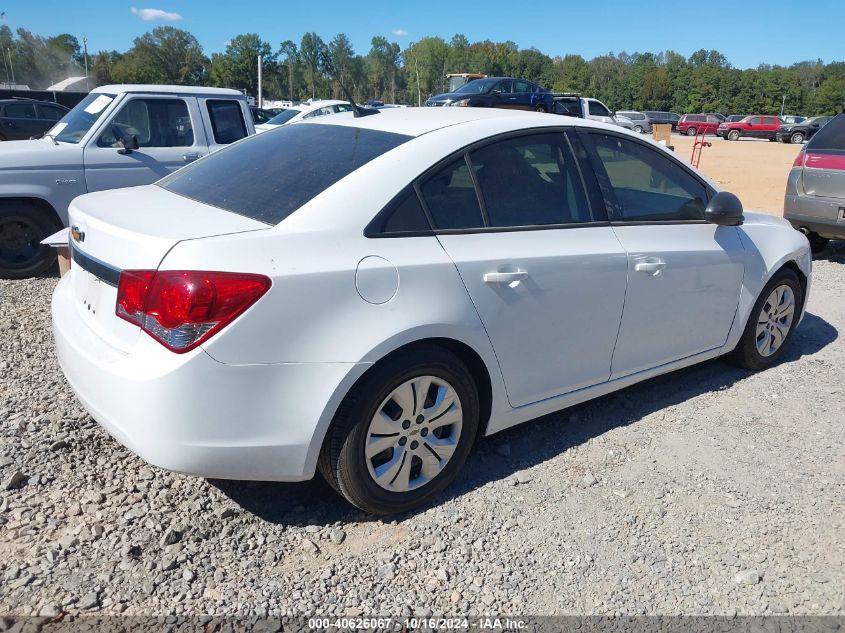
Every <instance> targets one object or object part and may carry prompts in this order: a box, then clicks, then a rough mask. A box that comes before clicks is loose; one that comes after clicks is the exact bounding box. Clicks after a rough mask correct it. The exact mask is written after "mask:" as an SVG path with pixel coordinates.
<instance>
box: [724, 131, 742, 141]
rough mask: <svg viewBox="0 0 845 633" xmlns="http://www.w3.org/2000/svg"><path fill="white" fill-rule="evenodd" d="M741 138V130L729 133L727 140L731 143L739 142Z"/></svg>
mask: <svg viewBox="0 0 845 633" xmlns="http://www.w3.org/2000/svg"><path fill="white" fill-rule="evenodd" d="M739 137H740V134H739V130H731V131H730V132H728V136H727V139H728V140H729V141H738V140H739Z"/></svg>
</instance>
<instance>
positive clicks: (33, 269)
mask: <svg viewBox="0 0 845 633" xmlns="http://www.w3.org/2000/svg"><path fill="white" fill-rule="evenodd" d="M60 228H61V227H60V226H57V225H56V221H55V219H54V218H53V217H52V214H50V213H48V212H47V211H46V210H45V209H43V208H42V207H40V206H38V205H37V204H35V203H33V202H28V201H25V200H22V201H9V202H5V201H3V202H0V278H2V279H26V278H28V277H35V276H36V275H40V274H42V273H44V272H46V271H47V270H48V269H49V268H50V266H52V265H53V263H54V262H55V261H56V249H55V248H52V247H50V246H43V245H42V244H40V242H41V240H43V239H44V238H45V237H49V236H50V235H52V234H53V233H55V232H56V231H58V230H59V229H60Z"/></svg>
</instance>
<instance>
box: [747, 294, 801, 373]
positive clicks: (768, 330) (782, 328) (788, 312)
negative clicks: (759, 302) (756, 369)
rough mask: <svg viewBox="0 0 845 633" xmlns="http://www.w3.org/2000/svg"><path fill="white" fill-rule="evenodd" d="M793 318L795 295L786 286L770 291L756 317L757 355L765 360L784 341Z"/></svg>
mask: <svg viewBox="0 0 845 633" xmlns="http://www.w3.org/2000/svg"><path fill="white" fill-rule="evenodd" d="M794 317H795V294H794V293H793V292H792V288H790V287H789V286H788V285H787V284H781V285H779V286H777V287H776V288H775V289H774V290H772V292H771V294H770V295H769V297H768V298H767V299H766V302H765V303H764V304H763V307H762V309H761V310H760V314H759V315H758V317H757V341H756V345H757V353H758V354H760V356H762V357H764V358H767V357H769V356H771V355H772V354H774V353H775V352H777V351H778V350H779V349H780V347H781V346H782V345H783V342H784V341H785V340H786V337H787V335H788V334H789V329H790V328H791V327H792V320H793V318H794Z"/></svg>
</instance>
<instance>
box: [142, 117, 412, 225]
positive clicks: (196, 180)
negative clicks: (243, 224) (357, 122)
mask: <svg viewBox="0 0 845 633" xmlns="http://www.w3.org/2000/svg"><path fill="white" fill-rule="evenodd" d="M411 138H412V137H410V136H405V135H403V134H393V133H391V132H378V131H375V130H365V129H361V128H357V127H347V126H343V125H320V124H310V123H295V124H292V125H283V126H280V127H279V128H278V129H276V130H272V131H270V132H265V133H263V134H258V135H257V136H254V137H252V138H249V139H248V140H245V141H244V142H242V143H235V144H234V145H232V146H231V147H228V148H226V149H224V150H221V151H219V152H216V153H214V154H212V155H211V156H209V157H208V158H204V159H203V160H200V161H197V162H196V163H194V164H192V165H189V166H188V167H185V168H184V169H180V170H179V171H177V172H174V173H173V174H171V175H170V176H167V177H166V178H164V179H162V180H160V181H159V182H158V185H159V186H161V187H164V188H165V189H167V190H168V191H172V192H173V193H177V194H179V195H181V196H185V197H187V198H191V199H192V200H197V201H199V202H203V203H205V204H210V205H212V206H214V207H218V208H220V209H225V210H226V211H231V212H232V213H237V214H239V215H243V216H246V217H248V218H252V219H253V220H258V221H259V222H264V223H266V224H278V223H279V222H281V221H282V220H284V219H285V218H286V217H288V216H289V215H290V214H291V213H293V212H294V211H296V210H297V209H298V208H299V207H301V206H302V205H303V204H305V203H306V202H308V201H309V200H311V199H312V198H314V197H315V196H317V195H318V194H320V193H322V192H323V191H325V190H326V189H328V188H329V187H331V186H332V185H333V184H335V183H336V182H337V181H339V180H340V179H341V178H343V177H345V176H347V175H349V174H350V173H352V172H353V171H355V170H356V169H358V168H359V167H361V166H362V165H365V164H367V163H368V162H370V161H371V160H373V159H374V158H376V157H378V156H380V155H382V154H384V153H386V152H389V151H390V150H392V149H394V148H395V147H398V146H399V145H401V144H402V143H404V142H406V141H409V140H410V139H411Z"/></svg>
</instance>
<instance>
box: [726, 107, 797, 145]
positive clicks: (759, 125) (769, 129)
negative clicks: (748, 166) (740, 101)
mask: <svg viewBox="0 0 845 633" xmlns="http://www.w3.org/2000/svg"><path fill="white" fill-rule="evenodd" d="M781 125H783V121H781V120H780V119H779V118H778V117H776V116H770V115H761V114H752V115H751V116H747V117H745V118H744V119H742V121H734V122H732V123H727V122H725V123H722V124H721V125H720V126H719V129H717V130H716V134H717V135H718V136H721V137H722V138H724V139H727V140H729V141H738V140H739V139H740V138H742V137H743V136H747V137H748V138H767V139H769V140H770V141H775V140H777V131H778V128H779V127H780V126H781Z"/></svg>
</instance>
